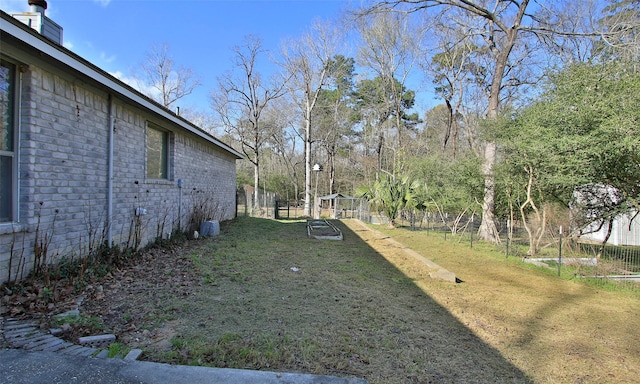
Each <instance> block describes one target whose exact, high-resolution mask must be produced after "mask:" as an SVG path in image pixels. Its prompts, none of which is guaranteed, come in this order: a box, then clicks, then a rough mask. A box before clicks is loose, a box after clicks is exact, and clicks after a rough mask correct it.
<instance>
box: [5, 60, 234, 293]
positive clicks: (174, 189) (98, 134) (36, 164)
mask: <svg viewBox="0 0 640 384" xmlns="http://www.w3.org/2000/svg"><path fill="white" fill-rule="evenodd" d="M114 106H115V108H114V114H113V119H115V120H114V121H115V133H114V158H113V164H114V179H113V217H112V234H113V243H114V244H115V245H123V244H126V243H127V241H128V239H129V238H130V231H131V230H132V228H131V225H132V223H133V222H135V216H134V214H135V209H136V208H138V207H140V208H145V209H146V210H147V214H146V215H144V216H141V217H140V225H141V227H140V233H141V235H142V237H141V238H140V245H141V246H143V245H145V244H147V243H148V242H150V241H153V240H154V239H155V238H156V236H157V235H161V236H163V237H165V238H166V237H167V236H168V235H169V234H170V233H171V232H172V231H173V230H174V229H177V228H175V225H177V223H178V212H179V211H181V212H182V216H183V217H182V220H181V221H182V227H183V228H184V227H185V226H186V225H187V224H188V217H189V213H190V211H191V210H192V207H193V205H194V204H196V203H198V202H201V201H203V199H204V200H207V201H209V202H215V204H216V205H217V206H219V210H218V216H217V217H214V218H213V219H218V220H226V219H231V218H233V216H234V214H235V191H236V185H235V157H233V156H232V155H230V154H228V153H227V152H224V151H222V150H221V149H219V148H217V147H215V146H214V145H213V144H212V143H209V142H207V141H205V140H204V139H201V138H198V137H196V136H194V135H193V134H190V133H188V132H187V131H185V130H183V129H181V128H180V127H178V126H175V125H172V124H171V123H168V122H166V121H164V120H163V119H161V118H159V117H157V116H154V115H152V114H150V113H149V112H147V111H145V110H143V109H140V108H137V107H136V106H132V105H128V104H127V102H126V101H125V100H122V99H119V98H117V97H115V98H114ZM21 108H22V116H21V132H20V141H19V145H20V158H19V185H20V193H19V206H20V215H19V217H20V218H19V222H18V223H17V225H7V224H3V225H0V283H1V282H4V281H7V280H8V279H9V278H10V279H11V280H13V279H14V278H15V277H16V276H18V277H19V276H20V275H21V273H20V271H19V270H18V267H19V264H20V265H22V264H25V263H26V266H25V268H24V272H25V274H26V273H27V272H28V271H30V269H31V267H32V258H33V254H34V251H33V250H34V242H35V237H36V232H38V235H39V236H40V238H41V239H42V238H43V236H45V235H46V236H48V237H50V238H51V242H50V245H49V248H48V252H47V255H48V257H49V259H50V260H54V259H60V258H63V257H74V258H77V257H79V256H84V255H85V254H86V253H87V251H88V249H89V248H90V241H91V242H92V243H93V244H97V243H96V241H98V242H100V241H104V240H105V238H104V235H103V233H104V226H105V223H106V221H107V217H106V216H107V185H108V153H109V152H108V143H109V115H108V113H109V99H108V94H107V93H106V91H102V90H99V89H97V88H94V87H92V86H90V85H88V84H86V83H85V82H83V81H82V80H81V79H75V78H72V77H71V76H69V75H68V74H60V75H58V74H56V73H53V71H50V70H47V69H43V68H41V67H37V66H34V65H30V67H29V70H28V71H27V72H26V73H24V74H23V84H22V95H21ZM149 121H150V122H153V123H154V124H155V125H157V126H159V127H162V128H163V129H166V130H169V131H170V132H171V134H170V136H171V140H170V142H171V146H172V156H171V159H170V164H171V167H170V168H171V169H170V177H169V180H146V178H145V175H146V173H145V129H146V125H147V122H149ZM178 179H182V180H183V182H184V188H183V189H182V209H181V210H180V209H179V200H180V189H179V188H178V186H177V180H178ZM38 222H40V224H39V227H40V228H39V230H38V231H36V228H37V227H38ZM162 227H163V230H162V233H161V234H160V233H159V230H160V228H162ZM9 262H11V263H12V267H11V268H12V270H11V271H9Z"/></svg>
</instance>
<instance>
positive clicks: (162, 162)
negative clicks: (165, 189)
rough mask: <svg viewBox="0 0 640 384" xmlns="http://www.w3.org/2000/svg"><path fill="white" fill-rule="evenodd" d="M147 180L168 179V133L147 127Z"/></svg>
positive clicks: (149, 125)
mask: <svg viewBox="0 0 640 384" xmlns="http://www.w3.org/2000/svg"><path fill="white" fill-rule="evenodd" d="M147 178H149V179H168V178H169V132H167V131H164V130H162V129H160V128H158V127H156V126H154V125H152V124H148V125H147Z"/></svg>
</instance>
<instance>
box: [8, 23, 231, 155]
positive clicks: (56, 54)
mask: <svg viewBox="0 0 640 384" xmlns="http://www.w3.org/2000/svg"><path fill="white" fill-rule="evenodd" d="M0 16H1V19H2V20H3V21H7V22H3V23H2V24H1V28H0V29H2V31H5V32H6V33H8V34H10V35H11V36H13V37H15V38H16V39H18V40H19V41H21V42H23V43H24V44H27V45H29V46H31V47H33V48H34V49H36V50H38V51H40V52H42V53H44V54H46V55H48V56H50V57H51V58H52V59H54V60H56V61H58V62H60V63H62V64H64V65H66V66H68V67H70V68H71V69H73V70H75V71H77V72H79V73H80V74H82V75H84V76H86V77H88V78H90V79H93V80H94V81H96V82H98V83H99V84H101V85H102V86H104V87H107V88H108V89H109V90H111V91H113V92H115V93H117V94H118V95H121V96H122V97H124V98H127V99H129V100H131V101H132V102H134V103H136V104H138V105H139V106H141V107H143V108H145V109H147V110H149V111H151V112H152V113H154V114H156V115H158V116H160V117H162V118H164V119H166V120H168V121H170V122H172V123H174V124H176V125H178V126H180V127H182V128H184V129H185V130H187V131H189V132H190V133H192V134H194V135H196V136H198V137H200V138H202V139H204V140H206V141H208V142H210V143H212V144H215V145H216V146H218V147H219V148H220V149H222V150H224V151H226V152H228V153H230V154H231V155H233V156H235V157H236V159H243V158H244V156H243V155H242V154H241V153H240V152H238V151H236V150H235V149H233V148H232V147H230V146H229V145H227V144H225V143H223V142H221V141H219V140H218V139H217V138H215V137H213V136H212V135H210V134H208V133H206V132H205V131H204V130H202V129H201V128H199V127H198V126H196V125H194V124H193V123H190V122H188V121H187V120H185V119H183V118H181V117H179V116H177V115H175V114H174V113H172V112H170V111H169V110H167V109H166V108H164V107H162V106H161V105H160V104H158V103H156V102H155V101H153V100H151V99H149V98H148V97H146V96H144V95H143V94H141V93H140V92H138V91H136V90H135V89H133V88H132V87H130V86H128V85H126V84H125V83H123V82H121V81H120V80H118V79H116V78H115V77H113V76H111V75H110V74H109V73H107V72H105V71H104V70H102V69H100V68H99V67H97V66H95V65H93V64H91V63H90V62H88V61H86V60H85V59H83V58H81V57H80V56H78V55H76V54H75V53H73V52H71V51H69V50H68V49H66V48H64V47H61V46H56V45H53V44H52V43H51V42H50V41H49V40H47V39H46V38H45V37H42V36H41V35H40V34H39V33H37V32H36V31H33V30H31V29H30V28H28V27H27V26H23V25H22V23H20V22H19V21H17V20H15V19H14V18H13V17H11V16H10V15H8V14H6V13H5V12H0Z"/></svg>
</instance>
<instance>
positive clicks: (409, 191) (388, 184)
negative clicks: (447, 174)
mask: <svg viewBox="0 0 640 384" xmlns="http://www.w3.org/2000/svg"><path fill="white" fill-rule="evenodd" d="M419 185H420V184H419V183H418V182H416V181H411V180H410V179H409V177H407V176H404V177H400V176H393V175H387V174H385V175H383V176H382V178H381V180H379V181H377V182H375V183H374V185H373V186H372V187H371V188H369V189H364V190H361V191H359V192H358V194H359V195H360V196H361V197H364V198H366V199H367V200H368V201H369V203H370V204H371V206H372V208H373V209H375V210H377V211H378V212H380V213H383V214H384V215H385V216H386V217H387V218H388V219H389V222H390V226H392V227H393V226H395V220H396V218H397V217H398V214H399V213H400V211H401V210H402V209H407V208H416V207H418V206H419V205H421V204H422V202H421V201H419V200H418V199H417V197H418V195H417V194H416V193H415V191H416V190H417V189H418V188H419Z"/></svg>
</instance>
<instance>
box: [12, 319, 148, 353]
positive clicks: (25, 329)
mask: <svg viewBox="0 0 640 384" xmlns="http://www.w3.org/2000/svg"><path fill="white" fill-rule="evenodd" d="M0 340H1V341H2V345H0V347H2V348H4V347H6V346H8V347H9V348H14V349H24V350H27V351H40V352H57V353H62V354H65V355H73V356H84V357H100V358H106V357H109V350H108V349H99V348H94V347H85V346H82V345H77V344H74V343H70V342H68V341H65V340H63V339H61V338H59V337H56V336H54V335H52V334H51V333H50V332H45V331H43V330H41V329H40V328H39V327H38V324H37V323H36V322H34V321H33V320H16V319H3V318H2V317H0ZM141 354H142V350H140V349H133V350H131V351H130V352H129V353H128V354H127V356H125V358H124V359H125V360H137V359H138V357H140V355H141Z"/></svg>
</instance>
